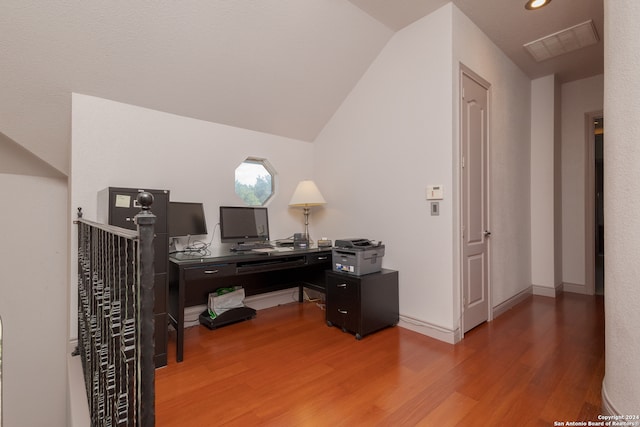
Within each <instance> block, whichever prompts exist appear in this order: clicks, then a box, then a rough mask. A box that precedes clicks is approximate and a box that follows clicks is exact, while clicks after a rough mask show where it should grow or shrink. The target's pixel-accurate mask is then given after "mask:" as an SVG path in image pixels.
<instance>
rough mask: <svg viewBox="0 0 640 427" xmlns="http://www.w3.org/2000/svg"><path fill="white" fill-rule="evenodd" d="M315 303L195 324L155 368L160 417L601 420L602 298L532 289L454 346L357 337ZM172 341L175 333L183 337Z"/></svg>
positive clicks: (409, 336) (240, 421)
mask: <svg viewBox="0 0 640 427" xmlns="http://www.w3.org/2000/svg"><path fill="white" fill-rule="evenodd" d="M324 315H325V313H324V311H322V309H321V308H319V307H318V306H317V305H316V304H315V303H310V302H307V303H304V304H298V303H291V304H287V305H282V306H279V307H274V308H270V309H266V310H260V311H258V315H257V317H256V318H255V319H252V320H250V321H246V322H242V323H238V324H235V325H231V326H227V327H224V328H221V329H217V330H214V331H211V330H208V329H206V328H204V327H203V326H196V327H192V328H188V329H187V330H186V334H185V335H186V338H185V359H184V362H182V363H176V362H175V336H174V337H170V346H169V353H170V360H169V364H168V366H166V367H164V368H161V369H158V370H156V425H157V426H159V427H170V426H180V427H187V426H199V427H202V426H227V425H231V426H258V425H260V426H262V425H266V426H314V427H316V426H439V427H440V426H553V425H554V422H556V421H558V422H566V421H590V420H597V416H598V414H600V411H601V409H600V406H601V397H600V388H601V383H602V378H603V374H604V309H603V298H602V297H598V296H595V297H594V296H584V295H576V294H570V293H565V294H563V295H561V296H559V297H558V298H557V299H552V298H545V297H538V296H534V297H531V298H529V299H527V300H526V301H525V302H523V303H521V304H519V305H518V306H516V307H515V308H513V309H511V310H509V311H508V312H506V313H505V314H503V315H502V316H500V317H498V318H497V319H495V320H494V321H493V322H490V323H485V324H483V325H481V326H479V327H477V328H476V329H474V330H472V331H470V332H469V333H467V334H466V335H465V338H464V340H462V341H461V342H460V343H459V344H456V345H450V344H446V343H443V342H440V341H437V340H434V339H431V338H429V337H426V336H424V335H421V334H418V333H416V332H413V331H410V330H407V329H404V328H402V327H399V326H396V327H392V328H387V329H384V330H382V331H379V332H377V333H374V334H372V335H369V336H366V337H364V339H362V340H361V341H357V340H356V339H355V338H354V337H353V335H350V334H346V333H343V332H342V331H341V330H340V329H338V328H335V327H328V326H327V325H326V323H325V321H324ZM171 340H173V345H172V342H171Z"/></svg>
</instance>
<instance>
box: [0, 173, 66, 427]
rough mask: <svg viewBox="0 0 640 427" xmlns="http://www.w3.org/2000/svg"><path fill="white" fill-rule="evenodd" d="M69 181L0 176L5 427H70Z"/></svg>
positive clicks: (3, 410)
mask: <svg viewBox="0 0 640 427" xmlns="http://www.w3.org/2000/svg"><path fill="white" fill-rule="evenodd" d="M67 195H68V193H67V180H66V178H50V177H36V176H25V175H13V174H0V200H2V221H0V236H2V245H1V246H0V262H1V263H2V268H0V271H1V275H2V280H1V286H0V316H2V328H3V331H2V398H3V402H2V417H3V420H2V421H3V425H4V426H45V425H46V426H52V427H64V426H66V425H67V419H66V408H67V395H66V393H65V390H66V381H67V375H66V370H67V356H66V354H67V341H68V335H67V322H68V318H67V316H68V312H69V310H68V305H67V304H68V293H69V286H68V279H67V272H68V270H67V266H68V262H67V259H68V251H69V247H68V229H69V220H68V213H67V209H68V205H67V201H68V199H67Z"/></svg>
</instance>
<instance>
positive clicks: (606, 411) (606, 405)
mask: <svg viewBox="0 0 640 427" xmlns="http://www.w3.org/2000/svg"><path fill="white" fill-rule="evenodd" d="M601 395H602V414H603V415H622V413H621V412H620V411H618V410H617V409H616V408H615V407H614V405H613V402H611V399H609V395H608V394H607V387H606V383H605V379H604V378H603V379H602V392H601Z"/></svg>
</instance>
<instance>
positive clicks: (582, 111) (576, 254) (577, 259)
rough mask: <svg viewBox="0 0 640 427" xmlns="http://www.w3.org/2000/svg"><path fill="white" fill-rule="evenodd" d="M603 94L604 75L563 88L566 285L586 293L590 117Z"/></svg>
mask: <svg viewBox="0 0 640 427" xmlns="http://www.w3.org/2000/svg"><path fill="white" fill-rule="evenodd" d="M603 93H604V76H603V75H602V74H600V75H598V76H594V77H590V78H587V79H582V80H576V81H574V82H569V83H565V84H563V85H562V260H563V268H562V271H563V277H562V281H563V282H564V283H565V284H571V285H578V286H579V287H581V288H582V289H583V292H586V290H585V289H584V286H585V283H586V277H585V271H586V266H585V263H586V260H585V256H586V255H585V179H586V170H585V167H586V157H587V153H586V151H585V149H586V143H587V141H586V138H587V136H586V134H585V132H586V130H585V126H586V115H587V114H588V113H594V112H598V111H602V103H603ZM573 288H574V289H579V288H575V286H574V287H573Z"/></svg>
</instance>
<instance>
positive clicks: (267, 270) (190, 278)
mask: <svg viewBox="0 0 640 427" xmlns="http://www.w3.org/2000/svg"><path fill="white" fill-rule="evenodd" d="M169 261H170V271H169V273H170V274H169V321H170V322H171V324H172V325H173V326H174V327H175V328H176V333H177V343H176V360H177V361H178V362H182V360H183V359H184V309H185V307H191V306H194V305H201V304H207V302H208V298H209V293H210V292H213V291H215V290H216V289H218V288H224V287H232V286H242V287H243V288H244V292H245V295H246V296H250V295H256V294H261V293H266V292H273V291H277V290H281V289H288V288H291V287H295V286H297V287H298V289H299V293H298V295H299V296H298V298H299V301H300V302H302V297H303V291H302V289H303V287H308V288H311V289H317V290H320V291H322V292H324V291H325V289H326V288H325V271H326V270H329V269H331V248H326V249H324V248H323V249H315V248H314V249H295V250H293V249H292V250H284V251H275V252H231V251H230V250H229V249H228V248H225V247H222V248H213V250H212V253H211V255H208V256H206V257H201V256H200V255H189V254H187V253H177V254H173V255H171V256H170V257H169Z"/></svg>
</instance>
